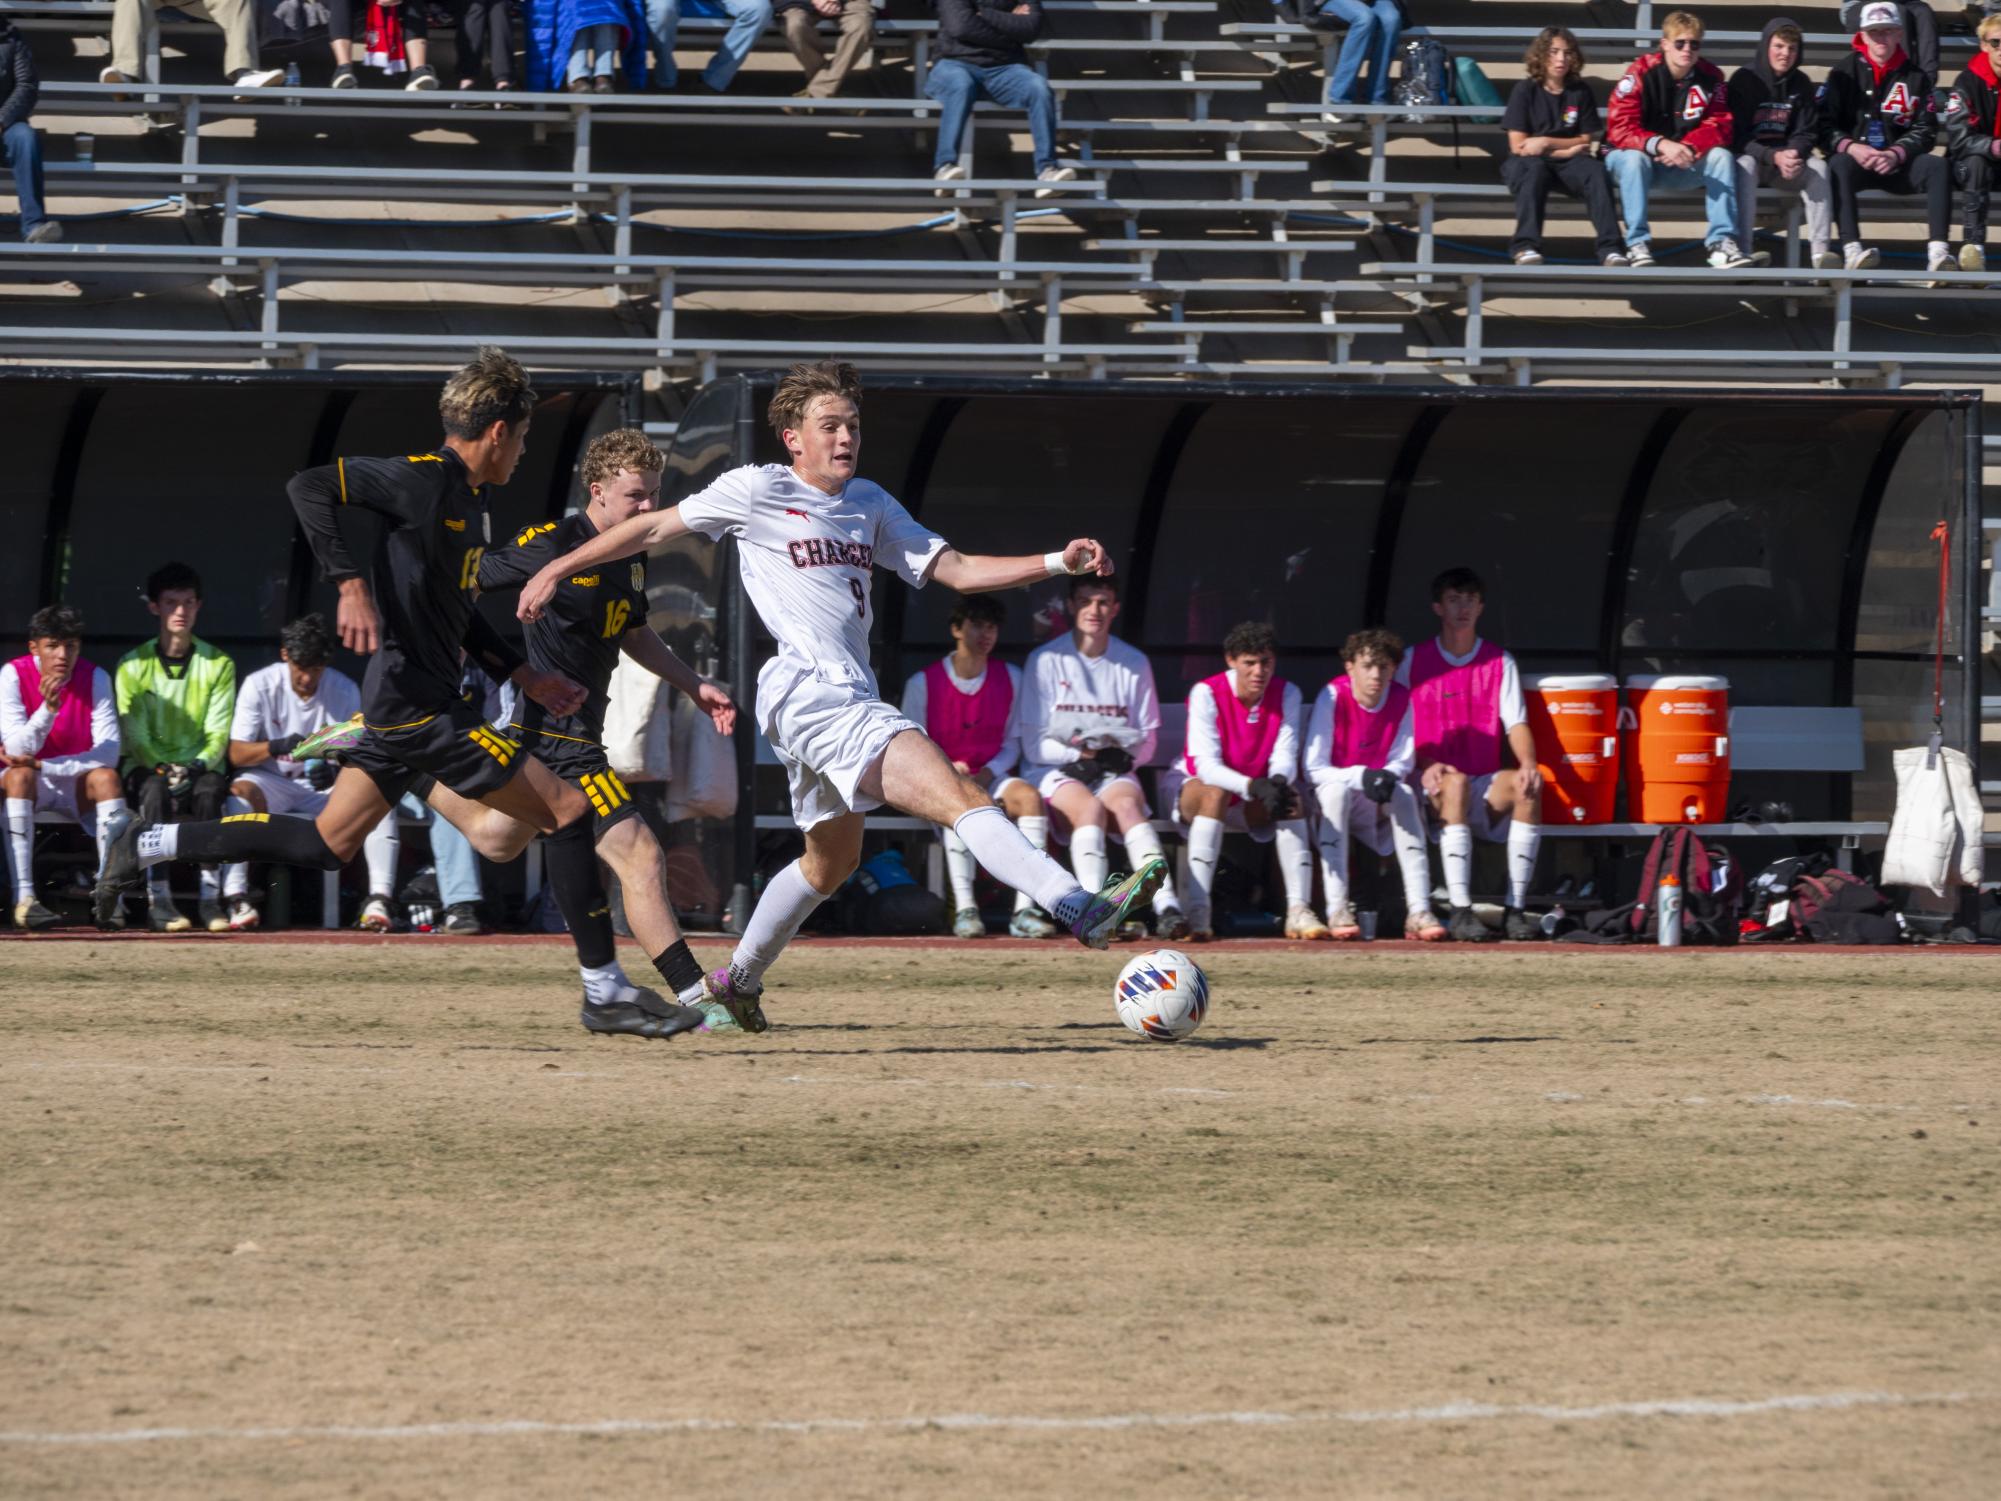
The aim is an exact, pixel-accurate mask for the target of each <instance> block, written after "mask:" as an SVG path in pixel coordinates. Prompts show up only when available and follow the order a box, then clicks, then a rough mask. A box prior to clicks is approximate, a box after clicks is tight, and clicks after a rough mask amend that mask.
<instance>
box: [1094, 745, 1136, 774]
mask: <svg viewBox="0 0 2001 1501" xmlns="http://www.w3.org/2000/svg"><path fill="white" fill-rule="evenodd" d="M1097 762H1098V767H1099V769H1100V771H1101V772H1102V773H1103V774H1104V775H1106V776H1114V777H1115V776H1118V775H1120V774H1121V773H1124V772H1128V771H1131V770H1132V769H1133V757H1132V752H1131V751H1129V750H1126V749H1124V748H1122V747H1120V746H1116V745H1108V746H1106V747H1105V748H1104V749H1103V750H1101V751H1099V752H1098V754H1097Z"/></svg>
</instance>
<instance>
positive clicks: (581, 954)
mask: <svg viewBox="0 0 2001 1501" xmlns="http://www.w3.org/2000/svg"><path fill="white" fill-rule="evenodd" d="M593 832H594V831H593V830H592V828H591V820H590V819H588V818H579V819H578V820H577V821H576V822H574V823H572V824H569V825H567V826H565V827H563V828H560V829H558V830H556V832H555V833H553V834H551V835H549V837H548V838H546V839H545V840H543V841H542V855H543V861H544V863H545V865H546V867H547V869H548V872H549V889H550V890H551V891H552V892H554V893H555V897H556V906H557V908H558V909H559V910H560V911H561V912H562V914H563V921H564V922H565V923H567V924H568V925H569V929H570V937H571V938H573V939H575V940H576V945H577V963H578V964H580V965H582V966H583V967H584V968H585V969H602V968H604V966H605V965H607V964H610V963H611V962H612V961H613V960H614V959H616V958H617V957H618V948H617V945H616V942H615V940H614V938H613V936H612V931H611V902H610V900H609V898H607V897H606V895H605V889H604V876H603V875H602V874H601V873H600V872H599V870H598V855H597V844H596V842H595V841H594V840H593V838H592V834H593Z"/></svg>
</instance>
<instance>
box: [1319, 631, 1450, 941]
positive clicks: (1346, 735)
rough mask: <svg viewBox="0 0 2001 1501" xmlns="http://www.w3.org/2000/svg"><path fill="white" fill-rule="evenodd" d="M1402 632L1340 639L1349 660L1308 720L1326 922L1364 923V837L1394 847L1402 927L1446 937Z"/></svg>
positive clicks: (1352, 928) (1343, 935)
mask: <svg viewBox="0 0 2001 1501" xmlns="http://www.w3.org/2000/svg"><path fill="white" fill-rule="evenodd" d="M1402 657H1403V640H1402V638H1401V637H1399V636H1397V635H1395V634H1394V633H1392V632H1390V631H1381V630H1369V631H1357V632H1355V634H1354V635H1352V636H1350V637H1349V638H1348V640H1347V644H1346V645H1344V646H1343V647H1342V648H1341V660H1342V661H1343V662H1344V663H1346V664H1347V667H1348V670H1347V672H1346V673H1344V674H1343V675H1342V676H1340V677H1338V678H1336V679H1334V681H1333V682H1331V683H1329V684H1328V685H1327V686H1326V687H1325V688H1322V689H1321V690H1320V696H1319V697H1318V698H1316V699H1315V700H1314V701H1313V713H1312V714H1311V715H1310V716H1309V717H1308V719H1307V721H1306V756H1305V764H1304V769H1305V772H1306V776H1307V779H1308V780H1309V781H1311V782H1312V783H1313V790H1314V794H1315V796H1316V797H1318V799H1319V801H1320V878H1321V881H1322V883H1323V884H1324V885H1325V886H1326V888H1327V926H1328V927H1330V928H1332V929H1333V930H1334V937H1335V938H1336V939H1337V940H1339V941H1341V942H1344V943H1345V942H1349V941H1352V940H1353V939H1357V938H1360V937H1361V936H1362V925H1361V924H1360V923H1359V922H1357V921H1356V920H1355V911H1354V908H1353V906H1352V905H1351V904H1350V903H1349V900H1348V849H1349V846H1350V844H1351V842H1352V841H1355V840H1360V841H1361V842H1362V844H1364V845H1366V846H1367V847H1368V848H1369V849H1372V850H1374V851H1375V852H1376V853H1377V854H1378V855H1387V854H1388V853H1390V851H1391V849H1393V848H1394V849H1395V851H1396V856H1397V867H1398V869H1399V870H1400V871H1401V872H1402V873H1403V896H1404V905H1405V907H1406V908H1407V909H1408V910H1409V913H1410V915H1409V916H1408V917H1407V918H1405V919H1404V925H1403V936H1404V937H1406V938H1414V939H1416V940H1417V941H1418V942H1419V943H1438V942H1441V941H1442V940H1443V939H1444V937H1445V929H1444V928H1443V927H1441V926H1440V925H1439V921H1438V918H1437V917H1436V916H1434V915H1433V913H1432V910H1431V893H1430V885H1431V872H1430V869H1429V864H1430V862H1429V861H1428V860H1427V859H1426V858H1425V853H1424V814H1423V812H1422V811H1421V810H1420V809H1419V808H1418V803H1417V791H1416V789H1415V788H1413V787H1412V786H1411V785H1410V781H1409V778H1410V774H1411V770H1412V768H1413V766H1414V765H1415V764H1416V763H1415V756H1416V748H1415V744H1414V736H1413V734H1412V728H1411V724H1412V721H1411V714H1410V690H1409V689H1408V688H1406V687H1404V686H1403V685H1402V684H1401V683H1397V682H1393V681H1391V679H1392V678H1393V677H1394V676H1395V673H1396V670H1397V664H1398V662H1399V661H1400V660H1401V659H1402Z"/></svg>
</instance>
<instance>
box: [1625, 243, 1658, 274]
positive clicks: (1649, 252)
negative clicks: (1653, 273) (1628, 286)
mask: <svg viewBox="0 0 2001 1501" xmlns="http://www.w3.org/2000/svg"><path fill="white" fill-rule="evenodd" d="M1653 263H1654V247H1653V246H1652V245H1650V244H1648V243H1647V242H1646V241H1645V240H1638V241H1635V242H1634V243H1633V244H1631V245H1628V246H1627V247H1626V264H1627V265H1629V266H1631V267H1632V268H1633V269H1634V270H1635V271H1644V270H1646V269H1647V268H1648V267H1649V266H1651V265H1653Z"/></svg>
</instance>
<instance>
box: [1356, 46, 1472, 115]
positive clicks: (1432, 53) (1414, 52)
mask: <svg viewBox="0 0 2001 1501" xmlns="http://www.w3.org/2000/svg"><path fill="white" fill-rule="evenodd" d="M1395 98H1396V102H1397V103H1398V104H1408V105H1411V106H1412V107H1413V108H1422V107H1424V106H1426V105H1432V104H1450V103H1452V54H1451V53H1450V52H1448V51H1446V49H1445V43H1443V42H1440V41H1436V40H1434V39H1433V38H1431V37H1428V36H1414V37H1412V38H1410V39H1409V40H1408V41H1406V42H1405V43H1404V44H1403V72H1402V76H1400V77H1399V78H1398V80H1397V86H1396V94H1395ZM1332 107H1333V108H1335V109H1339V108H1340V106H1339V105H1335V106H1332ZM1404 118H1405V119H1406V120H1409V121H1411V122H1413V123H1418V122H1422V121H1423V119H1424V116H1423V115H1421V114H1412V115H1406V116H1405V117H1404Z"/></svg>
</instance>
